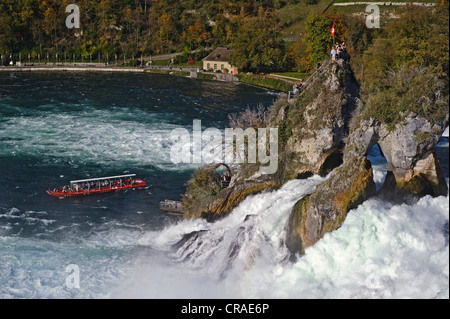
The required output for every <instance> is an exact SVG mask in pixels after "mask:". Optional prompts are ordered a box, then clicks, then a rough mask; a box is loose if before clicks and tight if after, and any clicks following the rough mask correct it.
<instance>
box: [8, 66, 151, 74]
mask: <svg viewBox="0 0 450 319" xmlns="http://www.w3.org/2000/svg"><path fill="white" fill-rule="evenodd" d="M54 71H56V72H71V71H73V72H133V73H142V72H144V69H140V68H127V67H109V66H102V67H98V66H82V65H70V66H69V65H57V66H53V65H40V66H20V67H19V66H12V67H0V72H54Z"/></svg>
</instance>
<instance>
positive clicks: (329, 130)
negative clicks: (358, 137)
mask: <svg viewBox="0 0 450 319" xmlns="http://www.w3.org/2000/svg"><path fill="white" fill-rule="evenodd" d="M359 103H360V101H359V85H358V83H357V81H356V79H355V77H354V75H353V72H352V70H351V68H350V65H349V64H348V63H346V62H345V61H344V60H338V61H336V62H335V63H332V62H328V63H325V64H324V65H323V66H322V68H321V69H320V70H319V71H317V73H316V74H315V75H314V78H313V79H312V81H311V83H309V84H308V87H307V89H306V90H305V91H304V92H302V93H301V95H300V97H299V98H298V100H297V102H296V103H295V104H293V105H286V106H284V107H281V108H280V110H279V111H278V112H277V116H276V119H274V120H272V123H274V124H275V125H276V126H278V127H279V129H281V130H282V132H280V135H281V136H284V137H285V141H282V144H283V145H282V148H283V159H285V162H284V164H285V165H282V166H284V169H285V172H284V177H283V178H284V180H289V179H293V178H298V177H301V176H308V175H309V174H311V173H312V174H320V175H326V174H327V173H328V172H329V171H331V170H332V169H333V168H335V167H337V166H339V165H340V164H341V163H342V147H343V145H344V144H343V141H344V138H345V136H347V135H348V132H349V123H350V119H351V118H352V114H353V112H354V110H355V109H356V108H357V107H358V105H359ZM280 119H281V121H280ZM276 122H278V123H276ZM280 126H281V127H280ZM282 168H283V167H282Z"/></svg>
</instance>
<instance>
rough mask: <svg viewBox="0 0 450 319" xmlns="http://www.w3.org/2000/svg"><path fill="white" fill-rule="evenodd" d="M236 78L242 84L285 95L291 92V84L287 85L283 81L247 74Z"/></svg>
mask: <svg viewBox="0 0 450 319" xmlns="http://www.w3.org/2000/svg"><path fill="white" fill-rule="evenodd" d="M237 77H238V78H239V81H241V82H242V83H246V84H252V85H257V86H262V87H265V88H268V89H272V90H276V91H281V92H286V93H287V92H289V91H292V84H289V83H287V82H284V81H280V80H276V79H269V78H266V77H259V76H254V75H247V74H238V75H237Z"/></svg>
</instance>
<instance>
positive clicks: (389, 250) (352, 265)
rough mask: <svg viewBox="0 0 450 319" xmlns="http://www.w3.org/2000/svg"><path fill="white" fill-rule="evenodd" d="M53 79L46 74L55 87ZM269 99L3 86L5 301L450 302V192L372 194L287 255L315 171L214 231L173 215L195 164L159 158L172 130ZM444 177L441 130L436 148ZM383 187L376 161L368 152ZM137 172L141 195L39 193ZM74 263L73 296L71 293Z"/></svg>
mask: <svg viewBox="0 0 450 319" xmlns="http://www.w3.org/2000/svg"><path fill="white" fill-rule="evenodd" d="M54 77H56V78H54ZM273 98H274V95H273V93H271V92H267V91H265V90H259V89H256V88H253V87H246V86H242V85H236V84H227V83H222V82H212V81H192V80H190V79H183V78H172V77H154V76H135V75H133V76H128V75H120V76H118V75H112V76H104V75H91V74H90V75H85V76H81V75H79V74H64V75H51V76H50V75H45V74H42V75H39V74H31V75H27V74H17V75H6V74H5V75H4V76H3V75H2V76H1V77H0V168H1V169H2V172H1V176H2V180H1V183H0V264H1V265H2V267H0V298H115V297H124V298H133V297H137V298H170V297H174V298H178V297H181V298H214V297H216V298H223V297H230V298H448V297H449V289H448V282H449V278H448V274H449V272H448V269H449V262H448V261H449V252H448V251H449V250H448V243H449V238H448V234H449V232H448V218H449V216H448V215H449V204H448V196H447V197H438V198H431V197H425V198H422V199H421V200H420V201H418V202H417V203H415V204H412V205H392V204H389V203H386V202H383V201H381V200H378V199H372V200H369V201H367V202H365V203H364V204H363V205H361V206H359V207H358V208H357V209H355V210H352V211H351V212H349V214H348V217H347V219H346V220H345V222H344V224H343V225H342V226H341V227H340V228H339V229H338V230H336V231H334V232H332V233H329V234H327V235H325V236H324V238H322V239H321V240H320V241H319V242H318V243H317V244H316V245H314V246H313V247H310V248H308V249H307V250H306V254H305V255H304V256H302V257H300V258H298V259H297V261H295V262H292V261H291V258H289V257H291V256H290V255H289V251H288V249H287V248H286V245H285V234H286V226H287V223H288V219H289V215H290V212H291V210H292V207H293V206H294V204H295V203H296V202H297V201H298V200H299V199H300V198H302V197H303V196H305V195H306V194H309V193H311V192H313V191H314V188H315V186H316V185H317V184H318V183H320V182H322V181H323V180H324V178H320V177H318V176H313V177H311V178H309V179H307V180H295V181H291V182H289V183H287V184H286V185H284V186H283V187H282V188H281V189H279V190H276V191H271V192H264V193H261V194H259V195H255V196H251V197H248V198H247V199H246V200H245V201H243V202H242V203H241V204H240V205H239V206H238V207H237V208H235V209H234V210H233V212H232V213H230V214H229V215H228V216H226V217H224V218H223V219H221V220H219V221H217V222H215V223H208V222H206V221H205V220H202V219H198V220H182V221H180V220H178V219H173V218H170V217H168V216H167V215H165V214H164V213H162V212H160V211H159V208H158V204H159V201H161V200H164V199H166V198H168V199H175V200H176V199H179V194H181V193H182V192H183V191H184V189H185V185H184V183H185V182H186V181H187V180H188V179H189V178H190V176H191V174H192V172H193V168H194V167H193V166H177V165H175V164H173V163H171V161H169V160H168V156H169V153H168V152H167V150H168V149H170V146H171V144H170V139H168V137H169V136H170V132H171V130H172V129H173V128H177V127H183V128H187V129H189V128H190V127H191V126H192V120H193V119H201V120H202V124H203V126H204V127H218V128H222V127H225V126H226V120H227V115H228V114H229V113H231V112H235V111H239V110H242V109H243V108H245V107H247V106H248V105H250V106H252V105H254V104H255V103H256V102H255V101H262V102H264V103H267V104H270V102H271V101H272V99H273ZM436 152H437V154H438V156H440V161H441V166H442V167H443V170H444V173H445V177H446V179H447V182H448V130H447V137H445V134H444V137H443V139H442V140H441V142H440V143H439V144H438V146H437V147H436ZM369 157H370V160H371V162H372V166H373V169H374V179H375V182H376V184H377V187H380V186H381V185H382V183H383V181H384V177H385V174H386V170H387V167H386V164H385V160H384V159H383V157H382V156H381V154H380V153H379V150H378V149H377V148H375V147H374V149H373V150H372V151H371V154H370V156H369ZM116 173H124V174H126V173H137V174H139V175H140V176H145V177H147V178H148V182H149V185H150V186H149V187H148V188H147V189H144V190H136V191H127V192H118V193H114V194H105V195H104V196H103V195H102V196H86V197H83V198H69V199H65V200H58V199H54V198H51V197H49V196H48V195H47V194H45V189H46V188H47V187H52V186H53V187H54V186H57V185H62V184H65V183H67V181H69V180H71V179H79V178H83V177H95V176H100V175H101V176H105V175H112V174H116ZM69 265H77V266H78V267H79V269H80V287H79V288H72V287H70V286H68V285H67V281H66V280H67V278H68V276H69V272H68V271H67V267H68V266H69Z"/></svg>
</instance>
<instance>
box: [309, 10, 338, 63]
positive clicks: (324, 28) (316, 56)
mask: <svg viewBox="0 0 450 319" xmlns="http://www.w3.org/2000/svg"><path fill="white" fill-rule="evenodd" d="M332 25H333V21H330V19H329V18H328V17H326V16H325V15H323V14H311V15H310V16H309V17H308V20H307V21H306V22H305V30H306V35H305V43H306V54H307V56H306V59H305V60H304V61H303V64H304V65H305V66H306V67H309V68H311V69H312V68H315V66H316V65H317V64H318V63H321V62H323V60H324V59H325V58H326V57H327V56H328V53H329V51H330V48H331V46H332V44H333V38H332V36H331V32H330V30H331V27H332Z"/></svg>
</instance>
